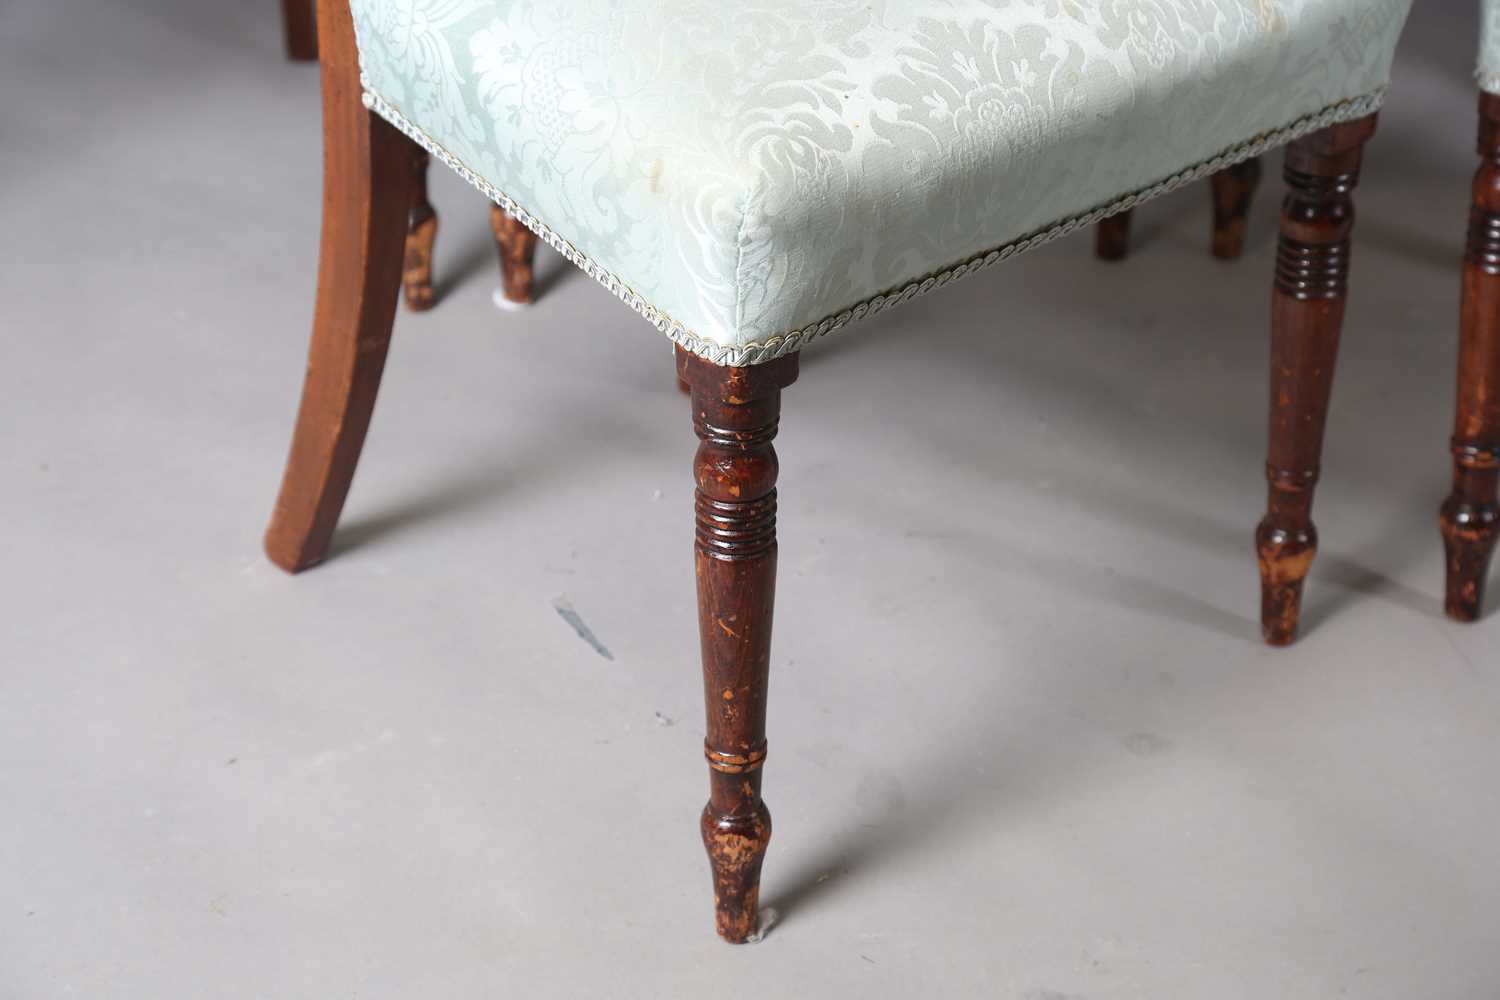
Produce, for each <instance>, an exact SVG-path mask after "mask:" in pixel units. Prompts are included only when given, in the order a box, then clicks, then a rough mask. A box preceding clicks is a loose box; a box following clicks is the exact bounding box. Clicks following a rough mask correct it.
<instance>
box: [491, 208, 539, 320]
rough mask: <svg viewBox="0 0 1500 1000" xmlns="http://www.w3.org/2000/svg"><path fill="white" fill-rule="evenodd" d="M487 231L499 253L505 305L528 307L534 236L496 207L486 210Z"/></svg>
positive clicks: (533, 278)
mask: <svg viewBox="0 0 1500 1000" xmlns="http://www.w3.org/2000/svg"><path fill="white" fill-rule="evenodd" d="M490 228H491V229H492V230H493V231H494V233H495V247H496V249H498V250H499V251H500V288H501V293H502V294H503V295H504V296H505V299H506V301H507V302H514V303H516V304H517V305H529V304H530V303H532V302H533V301H535V300H536V275H535V272H534V271H533V269H532V264H533V261H535V259H536V233H533V232H532V231H531V230H530V229H527V228H526V226H525V224H523V223H522V222H521V220H519V219H517V218H515V217H513V216H512V215H511V214H510V213H509V212H507V211H505V209H503V208H501V207H500V206H499V205H491V206H490Z"/></svg>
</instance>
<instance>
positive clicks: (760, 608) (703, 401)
mask: <svg viewBox="0 0 1500 1000" xmlns="http://www.w3.org/2000/svg"><path fill="white" fill-rule="evenodd" d="M677 373H678V376H679V377H680V378H682V379H683V380H684V381H685V382H687V383H688V384H689V385H690V386H691V387H692V401H693V430H694V431H695V432H697V435H698V439H699V445H698V454H697V457H696V459H695V461H694V463H693V471H694V475H695V477H696V480H697V487H698V488H697V492H696V498H695V509H696V515H697V516H696V524H697V532H696V545H695V553H696V566H697V575H698V625H699V632H700V637H701V640H702V644H703V688H704V696H705V699H706V702H707V709H708V736H707V739H706V740H705V741H704V746H703V750H704V755H705V756H706V757H707V758H708V767H709V774H708V777H709V798H708V805H707V806H706V807H705V808H704V810H703V820H702V824H701V828H702V832H703V843H704V846H705V847H707V849H708V860H709V864H710V866H711V867H712V869H713V879H714V908H715V912H716V922H717V925H718V931H719V936H720V937H722V938H724V939H725V940H726V941H732V942H736V943H739V942H743V941H746V940H749V939H750V937H751V936H752V935H754V933H755V931H756V906H757V903H758V901H759V896H760V866H761V861H762V859H763V858H764V857H765V853H766V844H767V843H768V842H769V841H770V839H771V814H770V813H769V812H767V811H766V807H765V804H764V803H763V802H761V799H760V781H761V765H762V764H763V763H764V762H765V758H766V680H767V673H768V668H769V664H770V656H771V606H772V603H773V599H774V597H775V589H776V452H775V450H774V449H773V448H772V447H771V441H772V439H773V438H774V437H775V436H776V423H777V419H778V417H779V415H780V411H781V390H782V389H783V388H784V387H785V386H788V385H790V384H791V383H792V382H793V381H794V380H795V379H796V378H797V356H796V355H795V354H793V355H790V356H788V357H784V358H779V359H777V360H776V361H771V362H767V363H766V364H763V365H756V366H754V367H750V368H723V367H719V366H718V365H714V364H711V363H709V362H707V361H704V360H703V359H702V358H699V357H697V356H695V355H693V354H690V353H688V352H687V351H684V350H682V349H681V348H678V349H677Z"/></svg>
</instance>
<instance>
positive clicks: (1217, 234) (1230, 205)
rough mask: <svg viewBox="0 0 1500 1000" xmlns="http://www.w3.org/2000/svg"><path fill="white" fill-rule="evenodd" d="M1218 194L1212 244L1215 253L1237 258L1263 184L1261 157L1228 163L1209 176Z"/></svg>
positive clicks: (1243, 244)
mask: <svg viewBox="0 0 1500 1000" xmlns="http://www.w3.org/2000/svg"><path fill="white" fill-rule="evenodd" d="M1209 184H1210V185H1211V186H1212V188H1213V195H1214V231H1213V242H1212V244H1210V248H1211V249H1212V251H1213V255H1214V256H1215V257H1220V258H1223V259H1225V260H1233V259H1234V258H1236V257H1238V256H1239V255H1240V251H1242V250H1243V249H1244V247H1245V226H1246V223H1247V222H1248V220H1249V217H1250V202H1251V201H1252V200H1253V199H1254V197H1255V188H1256V186H1257V185H1259V184H1260V160H1258V159H1249V160H1245V161H1244V162H1242V163H1236V164H1235V165H1234V166H1232V167H1225V168H1224V169H1223V170H1220V171H1219V172H1218V173H1216V174H1214V175H1213V177H1211V178H1210V179H1209Z"/></svg>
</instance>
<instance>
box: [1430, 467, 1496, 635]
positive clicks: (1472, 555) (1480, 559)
mask: <svg viewBox="0 0 1500 1000" xmlns="http://www.w3.org/2000/svg"><path fill="white" fill-rule="evenodd" d="M1490 461H1492V462H1493V461H1495V458H1494V456H1493V454H1492V456H1491V458H1490ZM1490 479H1491V482H1493V481H1494V475H1493V473H1492V474H1491V476H1490ZM1490 495H1491V496H1493V495H1494V487H1493V486H1491V487H1490ZM1440 517H1441V520H1442V531H1443V553H1444V555H1445V556H1446V559H1445V564H1446V567H1447V579H1446V581H1445V584H1446V585H1445V587H1444V591H1445V597H1444V601H1443V610H1444V611H1446V612H1447V614H1448V617H1449V618H1452V619H1453V620H1454V621H1460V622H1472V621H1478V619H1479V614H1480V611H1481V610H1482V609H1483V606H1484V584H1485V579H1486V578H1487V577H1488V576H1489V572H1490V559H1491V557H1492V556H1493V555H1494V553H1495V539H1496V537H1497V536H1500V505H1497V504H1496V503H1495V502H1494V501H1491V502H1489V503H1481V504H1479V505H1473V504H1470V503H1468V502H1467V501H1465V500H1463V499H1461V498H1458V497H1456V496H1450V497H1449V498H1448V499H1447V501H1445V502H1444V503H1443V507H1442V511H1441V514H1440Z"/></svg>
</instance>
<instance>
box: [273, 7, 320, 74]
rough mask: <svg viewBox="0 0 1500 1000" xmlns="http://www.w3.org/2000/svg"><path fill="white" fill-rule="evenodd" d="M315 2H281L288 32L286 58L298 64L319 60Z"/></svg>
mask: <svg viewBox="0 0 1500 1000" xmlns="http://www.w3.org/2000/svg"><path fill="white" fill-rule="evenodd" d="M314 6H315V0H281V23H282V27H283V28H284V29H285V31H286V57H287V58H288V59H293V60H296V61H297V62H312V61H313V60H315V59H317V58H318V32H317V25H316V19H315V18H314V17H313V7H314Z"/></svg>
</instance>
